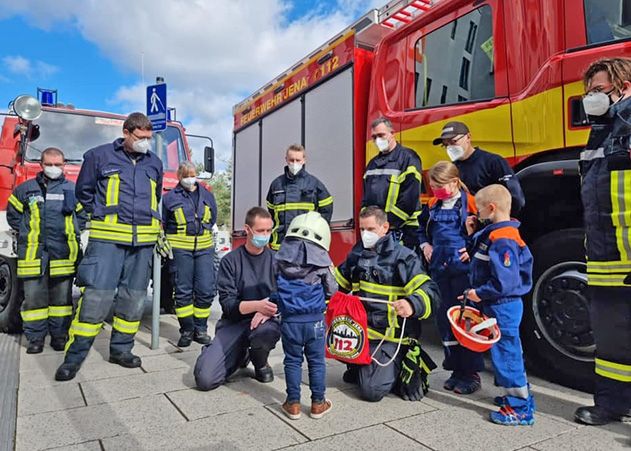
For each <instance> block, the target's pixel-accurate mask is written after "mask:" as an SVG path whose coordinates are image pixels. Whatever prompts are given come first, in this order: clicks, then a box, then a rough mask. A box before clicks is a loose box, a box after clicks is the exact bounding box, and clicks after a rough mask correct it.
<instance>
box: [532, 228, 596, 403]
mask: <svg viewBox="0 0 631 451" xmlns="http://www.w3.org/2000/svg"><path fill="white" fill-rule="evenodd" d="M584 239H585V233H584V231H583V230H582V229H565V230H558V231H555V232H552V233H549V234H547V235H544V236H542V237H540V238H538V239H537V240H536V241H535V242H534V243H533V244H532V246H531V247H530V249H531V251H532V254H533V257H534V268H533V284H534V286H533V289H532V290H531V292H530V294H529V295H528V296H527V297H526V298H525V299H524V302H525V304H524V318H523V321H522V330H521V336H522V337H523V342H524V343H523V344H524V348H525V351H526V362H527V363H528V368H529V371H531V372H533V373H536V374H539V375H541V376H543V377H544V378H546V379H549V380H551V381H554V382H558V383H560V384H563V385H565V386H568V387H572V388H576V389H579V390H585V391H592V390H593V374H594V348H595V347H594V337H593V335H592V331H591V326H590V320H589V299H588V296H587V274H586V265H585V247H584Z"/></svg>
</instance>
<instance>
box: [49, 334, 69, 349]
mask: <svg viewBox="0 0 631 451" xmlns="http://www.w3.org/2000/svg"><path fill="white" fill-rule="evenodd" d="M67 341H68V337H66V336H61V337H51V338H50V347H51V348H53V349H54V350H55V351H63V350H64V348H65V347H66V342H67Z"/></svg>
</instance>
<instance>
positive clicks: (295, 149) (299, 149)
mask: <svg viewBox="0 0 631 451" xmlns="http://www.w3.org/2000/svg"><path fill="white" fill-rule="evenodd" d="M289 152H302V153H303V154H304V153H306V152H305V148H304V147H302V146H301V145H300V144H292V145H290V146H289V147H288V148H287V150H286V151H285V155H287V154H289Z"/></svg>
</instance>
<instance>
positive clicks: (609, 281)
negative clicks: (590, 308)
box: [587, 273, 629, 287]
mask: <svg viewBox="0 0 631 451" xmlns="http://www.w3.org/2000/svg"><path fill="white" fill-rule="evenodd" d="M626 277H627V274H593V273H587V284H588V285H591V286H599V287H624V286H626V287H628V286H629V285H628V284H625V283H624V280H625V278H626Z"/></svg>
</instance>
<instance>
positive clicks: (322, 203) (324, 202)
mask: <svg viewBox="0 0 631 451" xmlns="http://www.w3.org/2000/svg"><path fill="white" fill-rule="evenodd" d="M332 203H333V196H329V197H325V198H324V199H322V200H319V201H318V207H326V206H327V205H331V204H332Z"/></svg>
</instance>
